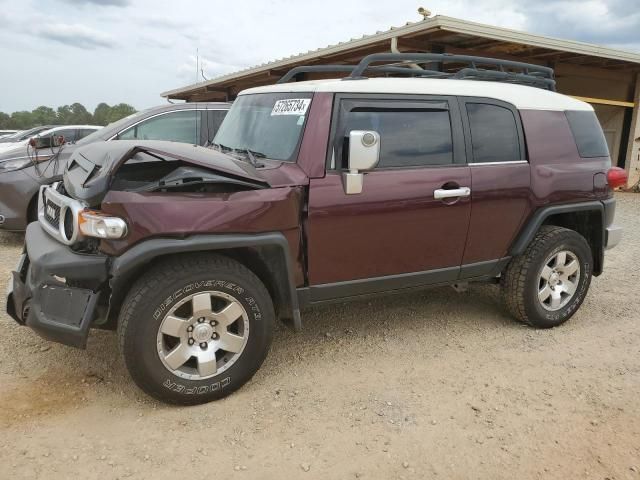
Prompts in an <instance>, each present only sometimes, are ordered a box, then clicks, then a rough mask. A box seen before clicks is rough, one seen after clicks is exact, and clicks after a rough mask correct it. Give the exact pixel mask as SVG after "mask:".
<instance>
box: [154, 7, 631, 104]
mask: <svg viewBox="0 0 640 480" xmlns="http://www.w3.org/2000/svg"><path fill="white" fill-rule="evenodd" d="M394 38H395V39H397V40H398V42H399V43H398V47H399V48H401V49H403V50H405V51H408V50H410V51H429V50H430V49H432V48H433V47H434V46H442V45H444V46H446V47H447V51H452V50H459V51H462V50H466V51H468V50H474V51H480V52H485V53H486V54H487V55H493V56H500V57H505V58H523V57H526V58H527V59H528V61H532V62H536V63H540V64H549V63H551V64H553V63H555V62H562V63H570V64H577V65H586V66H594V67H600V68H606V69H616V70H625V71H629V70H640V54H638V53H633V52H627V51H624V50H617V49H613V48H608V47H602V46H598V45H592V44H588V43H583V42H576V41H572V40H561V39H557V38H550V37H544V36H541V35H535V34H531V33H525V32H521V31H517V30H511V29H507V28H501V27H494V26H490V25H485V24H481V23H475V22H469V21H466V20H460V19H456V18H452V17H446V16H441V15H439V16H435V17H432V18H425V19H424V20H422V21H418V22H409V23H407V24H406V25H404V26H402V27H397V28H395V27H392V28H390V29H389V30H386V31H383V32H377V33H375V34H373V35H363V36H362V37H360V38H353V39H351V40H349V41H347V42H341V43H338V44H335V45H329V46H327V47H325V48H319V49H316V50H311V51H308V52H305V53H300V54H297V55H292V56H290V57H286V58H283V59H278V60H274V61H272V62H269V63H264V64H261V65H257V66H254V67H251V68H247V69H245V70H241V71H238V72H234V73H230V74H227V75H222V76H220V77H217V78H214V79H212V80H207V81H204V82H199V83H196V84H192V85H188V86H186V87H182V88H178V89H175V90H170V91H167V92H164V93H162V94H161V95H162V96H163V97H166V98H170V99H183V100H192V101H193V100H204V99H206V98H207V97H212V96H215V94H219V95H220V96H234V95H235V94H237V93H238V91H239V90H242V89H244V88H248V87H252V86H258V85H264V84H270V83H274V82H275V81H276V80H277V79H278V78H279V77H280V76H282V75H283V74H284V73H286V72H287V71H288V70H289V69H290V68H293V67H295V66H298V65H312V64H318V63H353V62H354V61H357V60H359V59H360V58H362V56H363V55H366V54H368V53H373V52H379V51H389V42H390V41H391V40H392V39H394ZM452 53H455V51H452Z"/></svg>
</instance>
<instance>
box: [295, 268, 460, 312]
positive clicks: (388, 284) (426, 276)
mask: <svg viewBox="0 0 640 480" xmlns="http://www.w3.org/2000/svg"><path fill="white" fill-rule="evenodd" d="M459 273H460V267H449V268H441V269H437V270H429V271H426V272H412V273H402V274H398V275H388V276H384V277H375V278H363V279H359V280H349V281H346V282H336V283H326V284H323V285H312V286H310V287H307V288H305V289H299V292H301V294H302V297H303V302H302V303H303V304H304V303H308V304H313V303H320V302H326V301H331V300H337V299H341V298H348V297H358V296H361V295H370V294H373V293H383V292H391V291H395V290H404V289H410V288H415V287H422V286H428V285H435V284H446V283H455V281H456V280H457V279H458V275H459Z"/></svg>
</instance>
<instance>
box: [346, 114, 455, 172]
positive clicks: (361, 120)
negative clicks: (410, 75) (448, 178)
mask: <svg viewBox="0 0 640 480" xmlns="http://www.w3.org/2000/svg"><path fill="white" fill-rule="evenodd" d="M352 130H373V131H376V132H378V133H379V134H380V163H379V164H378V168H400V167H424V166H434V165H450V164H452V163H453V139H452V133H451V119H450V117H449V111H448V110H440V109H429V108H411V109H404V108H375V107H373V108H371V107H359V108H354V109H352V110H351V111H349V112H348V113H347V115H346V119H345V123H344V130H343V131H344V143H343V147H342V167H343V168H346V167H347V157H348V152H349V132H350V131H352Z"/></svg>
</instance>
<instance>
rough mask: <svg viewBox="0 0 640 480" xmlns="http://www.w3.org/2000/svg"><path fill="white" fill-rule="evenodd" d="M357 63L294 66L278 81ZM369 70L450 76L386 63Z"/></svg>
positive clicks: (344, 69) (349, 69) (342, 69)
mask: <svg viewBox="0 0 640 480" xmlns="http://www.w3.org/2000/svg"><path fill="white" fill-rule="evenodd" d="M356 66H357V65H309V66H299V67H294V68H292V69H291V70H289V71H288V72H287V73H286V74H284V75H283V76H282V77H281V78H280V79H279V80H278V81H277V82H276V83H288V82H290V81H291V80H292V79H293V78H295V77H296V76H297V75H299V74H301V73H334V72H347V73H351V72H352V71H353V69H354V68H356ZM369 70H372V71H374V72H379V73H397V74H403V75H410V76H414V77H448V76H449V74H447V73H445V72H440V71H437V70H417V69H414V68H408V67H399V66H396V65H384V66H377V67H369Z"/></svg>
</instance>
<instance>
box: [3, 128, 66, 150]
mask: <svg viewBox="0 0 640 480" xmlns="http://www.w3.org/2000/svg"><path fill="white" fill-rule="evenodd" d="M56 126H57V125H41V126H39V127H33V128H30V129H29V130H22V131H20V132H16V133H14V134H12V135H7V136H6V137H3V138H0V149H4V148H11V147H10V146H9V145H8V144H16V143H20V142H24V141H25V140H29V139H30V138H31V137H34V136H35V135H37V134H39V133H40V132H44V131H45V130H50V129H52V128H54V127H56ZM14 146H15V145H14Z"/></svg>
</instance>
